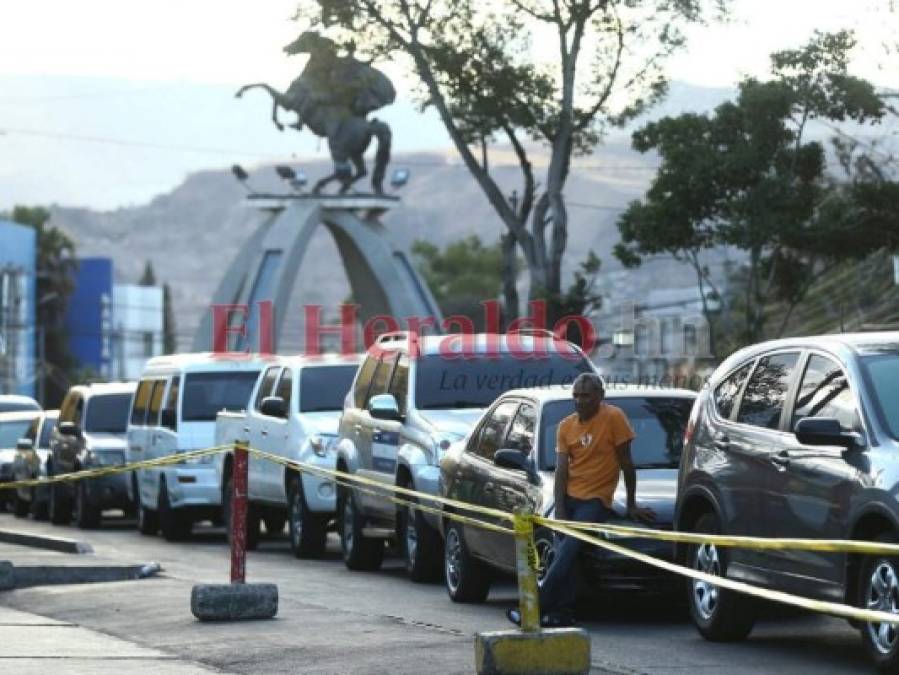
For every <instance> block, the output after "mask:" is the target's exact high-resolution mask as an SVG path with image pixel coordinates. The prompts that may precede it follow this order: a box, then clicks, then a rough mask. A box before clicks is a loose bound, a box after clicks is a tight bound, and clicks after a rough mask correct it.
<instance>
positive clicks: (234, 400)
mask: <svg viewBox="0 0 899 675" xmlns="http://www.w3.org/2000/svg"><path fill="white" fill-rule="evenodd" d="M259 373H260V371H258V370H240V371H234V372H210V373H188V374H187V375H185V376H184V393H183V394H182V395H181V419H182V421H184V422H214V421H215V416H216V415H217V414H218V413H219V412H221V411H223V410H230V411H232V412H239V411H241V410H246V409H247V406H248V403H249V401H250V394H251V393H252V392H253V387H254V386H255V384H256V380H257V379H258V378H259Z"/></svg>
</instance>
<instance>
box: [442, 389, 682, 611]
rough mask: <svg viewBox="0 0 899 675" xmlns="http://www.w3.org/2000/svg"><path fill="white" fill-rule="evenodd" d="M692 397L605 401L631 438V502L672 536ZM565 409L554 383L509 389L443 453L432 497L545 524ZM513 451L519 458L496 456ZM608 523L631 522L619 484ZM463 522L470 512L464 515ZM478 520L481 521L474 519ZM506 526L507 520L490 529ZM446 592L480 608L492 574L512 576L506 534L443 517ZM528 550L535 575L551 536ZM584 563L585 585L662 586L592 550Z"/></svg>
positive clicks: (545, 534)
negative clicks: (521, 512) (531, 515)
mask: <svg viewBox="0 0 899 675" xmlns="http://www.w3.org/2000/svg"><path fill="white" fill-rule="evenodd" d="M695 397H696V395H695V393H694V392H692V391H686V390H680V389H649V388H646V387H620V388H614V389H610V390H609V391H608V392H607V393H606V402H608V403H610V404H612V405H615V406H617V407H619V408H621V409H622V410H623V411H624V413H625V414H626V415H627V417H628V419H629V420H630V423H631V425H632V426H633V428H634V431H635V432H636V434H637V438H636V439H635V440H634V442H633V444H632V446H631V454H632V457H633V460H634V465H635V467H636V469H637V501H638V502H639V503H640V504H641V505H642V506H648V507H650V508H652V509H653V511H655V513H656V524H655V527H656V528H660V529H671V527H672V522H673V518H674V501H675V496H676V490H677V467H678V462H679V460H680V453H681V448H682V444H683V437H684V430H685V428H686V425H687V420H688V418H689V416H690V410H691V408H692V406H693V401H694V400H695ZM573 412H574V403H573V400H572V398H571V388H570V387H564V386H558V387H547V388H542V389H519V390H515V391H510V392H508V393H506V394H504V395H503V396H501V397H500V398H498V399H497V400H496V401H495V402H494V404H493V405H492V406H491V407H490V408H489V409H488V410H487V411H486V412H485V413H484V415H483V416H482V417H481V419H480V421H479V422H478V423H477V425H476V426H475V427H474V430H473V431H472V432H471V434H469V436H468V437H467V438H465V439H464V440H462V441H460V442H459V443H457V444H455V445H454V446H452V447H451V448H450V449H449V450H448V451H447V454H446V456H445V457H444V458H443V460H442V461H441V463H440V493H441V495H443V496H445V497H449V498H451V499H456V500H459V501H465V502H470V503H475V504H480V505H482V506H485V507H490V508H493V509H499V510H503V511H508V512H512V511H515V510H516V509H519V508H522V507H527V508H528V509H530V510H532V511H533V512H536V513H540V514H542V515H544V516H548V517H552V514H553V511H554V509H553V506H554V505H553V480H554V470H555V460H556V454H555V440H556V429H557V427H558V425H559V422H561V420H562V419H564V418H565V417H566V416H567V415H570V414H571V413H573ZM501 450H506V451H509V450H511V451H517V452H518V453H520V455H512V456H511V459H512V460H515V461H509V460H510V453H508V452H499V451H501ZM614 510H615V512H616V514H617V518H616V519H615V520H613V521H612V522H614V523H616V524H627V525H636V524H635V523H633V522H631V521H627V520H625V518H624V513H625V492H624V484H623V481H620V482H619V486H618V491H617V492H616V494H615V503H614ZM466 515H469V514H466ZM478 517H479V518H480V517H481V516H478ZM499 524H503V525H508V523H506V522H503V523H499ZM441 526H442V530H443V535H444V542H445V553H444V568H445V579H446V587H447V591H448V592H449V595H450V597H451V598H452V599H453V600H455V601H458V602H482V601H483V600H484V599H486V597H487V594H488V593H489V590H490V582H491V577H493V576H494V574H493V573H492V572H494V571H499V572H502V573H508V574H514V572H515V547H514V543H513V539H512V537H511V536H509V535H505V534H501V533H497V532H491V531H488V530H485V529H483V528H478V527H475V526H472V525H467V524H462V523H458V522H454V521H452V520H450V519H448V518H445V519H444V520H443V522H442V523H441ZM535 538H536V545H537V549H538V553H539V555H540V559H541V571H542V570H543V569H545V567H546V565H547V564H548V563H549V562H550V560H551V558H552V540H553V537H552V533H551V532H550V531H549V530H546V529H540V530H538V531H537V533H536V537H535ZM615 541H616V542H618V543H621V544H622V545H624V546H627V547H633V548H635V549H637V550H639V551H640V552H642V553H646V554H648V555H652V556H654V557H657V558H662V559H664V560H673V558H674V549H673V546H672V545H671V544H669V543H666V542H660V541H655V540H651V539H616V540H615ZM583 561H584V564H585V566H586V568H585V569H586V571H587V573H588V577H589V581H590V586H591V587H601V588H604V589H608V588H620V589H625V588H626V589H641V590H651V589H658V588H660V587H661V586H662V585H665V584H668V583H669V582H670V579H669V578H668V577H667V576H666V575H664V574H663V573H661V572H659V571H658V569H657V568H654V567H651V566H649V565H645V564H643V563H640V562H636V561H634V560H633V559H630V558H627V557H624V556H620V555H617V554H614V553H611V552H609V551H607V550H605V549H601V548H599V547H596V546H590V547H587V548H586V555H585V556H583Z"/></svg>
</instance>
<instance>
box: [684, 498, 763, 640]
mask: <svg viewBox="0 0 899 675" xmlns="http://www.w3.org/2000/svg"><path fill="white" fill-rule="evenodd" d="M693 532H698V533H705V534H719V533H720V532H721V526H720V525H719V522H718V516H716V515H715V514H714V513H706V514H704V515H703V516H701V517H700V518H699V520H698V521H696V524H695V525H694V527H693ZM688 556H689V557H688V562H689V565H690V567H692V568H693V569H695V570H699V571H700V572H705V573H706V574H711V575H714V576H721V577H723V576H726V574H727V565H728V552H727V551H726V550H725V549H723V548H721V547H718V546H715V545H714V544H698V545H697V544H692V545H690V547H689V548H688ZM687 594H688V598H687V599H688V602H689V604H690V616H691V618H692V619H693V623H694V624H695V625H696V628H697V629H699V632H700V633H701V634H702V636H703V637H704V638H705V639H706V640H710V641H712V642H733V641H737V640H743V639H745V638H746V637H747V636H748V635H749V633H750V632H751V631H752V626H753V624H754V623H755V606H754V603H753V602H752V600H751V599H750V598H747V597H746V596H743V595H740V594H739V593H736V592H734V591H727V590H724V589H722V588H718V587H717V586H715V585H713V584H710V583H708V582H705V581H699V580H697V579H687Z"/></svg>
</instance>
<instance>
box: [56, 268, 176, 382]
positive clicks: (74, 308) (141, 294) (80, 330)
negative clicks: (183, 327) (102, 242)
mask: <svg viewBox="0 0 899 675" xmlns="http://www.w3.org/2000/svg"><path fill="white" fill-rule="evenodd" d="M114 276H115V275H114V269H113V264H112V260H111V259H109V258H81V259H80V260H79V264H78V274H77V276H76V279H75V291H74V292H73V294H72V296H71V298H70V300H69V308H68V313H67V315H66V329H67V330H68V333H69V346H70V349H71V352H72V356H73V357H74V358H75V359H76V361H78V363H79V364H80V366H81V367H82V368H85V369H88V370H89V371H93V373H92V375H94V376H95V377H96V378H97V379H101V380H133V379H137V378H138V377H139V376H140V373H141V371H142V370H143V367H144V363H145V362H146V361H147V359H148V358H150V357H152V356H158V355H160V354H162V349H163V306H162V288H160V287H158V286H135V285H129V284H116V283H115V282H114Z"/></svg>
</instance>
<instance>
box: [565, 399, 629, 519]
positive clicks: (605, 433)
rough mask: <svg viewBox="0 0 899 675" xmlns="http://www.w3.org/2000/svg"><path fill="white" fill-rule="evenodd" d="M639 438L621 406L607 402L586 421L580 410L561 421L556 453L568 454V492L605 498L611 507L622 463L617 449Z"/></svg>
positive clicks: (580, 495) (578, 497)
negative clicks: (581, 416) (581, 419)
mask: <svg viewBox="0 0 899 675" xmlns="http://www.w3.org/2000/svg"><path fill="white" fill-rule="evenodd" d="M635 437H636V434H635V433H634V430H633V429H631V425H630V423H629V422H628V421H627V417H626V416H625V414H624V413H623V412H622V411H621V409H620V408H616V407H615V406H613V405H609V404H608V403H603V404H602V405H601V406H600V407H599V412H598V413H597V414H596V415H594V416H593V417H592V418H591V419H589V420H587V421H586V422H581V421H580V420H579V419H578V416H577V413H574V414H572V415H569V416H568V417H566V418H565V419H564V420H562V421H561V422H560V423H559V430H558V432H557V436H556V452H557V453H559V454H562V455H568V495H569V496H570V497H575V498H576V499H596V498H597V497H598V498H599V499H601V500H602V502H603V504H605V505H606V506H607V507H609V508H611V507H612V497H613V496H614V494H615V488H617V487H618V476H619V474H620V473H621V465H620V464H619V463H618V455H617V453H616V452H615V448H616V447H617V446H619V445H621V444H622V443H627V442H628V441H631V440H633V439H634V438H635Z"/></svg>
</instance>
